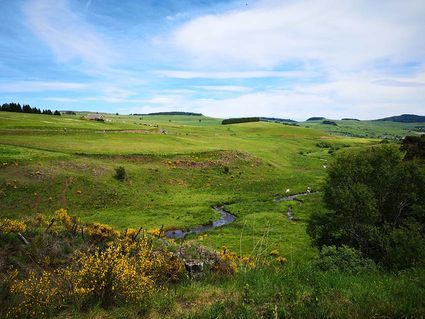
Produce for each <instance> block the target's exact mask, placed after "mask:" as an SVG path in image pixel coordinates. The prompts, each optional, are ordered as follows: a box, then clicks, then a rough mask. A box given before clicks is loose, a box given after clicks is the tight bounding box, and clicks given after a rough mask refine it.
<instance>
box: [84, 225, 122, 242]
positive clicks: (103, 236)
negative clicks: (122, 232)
mask: <svg viewBox="0 0 425 319" xmlns="http://www.w3.org/2000/svg"><path fill="white" fill-rule="evenodd" d="M86 231H87V233H88V234H89V235H90V236H91V237H92V238H93V239H94V240H96V241H106V240H111V239H113V238H114V237H116V236H118V235H119V232H118V231H117V230H115V229H113V228H112V227H111V226H109V225H106V224H99V223H94V224H90V225H88V226H87V228H86Z"/></svg>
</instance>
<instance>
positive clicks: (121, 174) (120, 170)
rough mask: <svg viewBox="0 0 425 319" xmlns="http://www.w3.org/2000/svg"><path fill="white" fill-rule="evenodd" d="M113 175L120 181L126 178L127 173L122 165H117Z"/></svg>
mask: <svg viewBox="0 0 425 319" xmlns="http://www.w3.org/2000/svg"><path fill="white" fill-rule="evenodd" d="M114 177H115V178H116V179H118V180H120V181H123V180H125V179H127V173H126V171H125V168H124V167H123V166H119V167H117V168H115V175H114Z"/></svg>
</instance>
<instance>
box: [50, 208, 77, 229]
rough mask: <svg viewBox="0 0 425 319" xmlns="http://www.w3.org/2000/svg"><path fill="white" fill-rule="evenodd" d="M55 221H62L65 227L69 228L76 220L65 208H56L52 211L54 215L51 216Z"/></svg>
mask: <svg viewBox="0 0 425 319" xmlns="http://www.w3.org/2000/svg"><path fill="white" fill-rule="evenodd" d="M53 218H54V219H55V220H56V221H58V222H60V223H62V224H63V225H64V226H65V228H66V229H68V230H71V228H72V226H73V225H74V223H75V222H76V219H75V218H74V219H73V218H72V217H71V216H70V215H69V214H68V211H67V210H66V209H63V208H61V209H58V210H57V211H55V213H54V217H53Z"/></svg>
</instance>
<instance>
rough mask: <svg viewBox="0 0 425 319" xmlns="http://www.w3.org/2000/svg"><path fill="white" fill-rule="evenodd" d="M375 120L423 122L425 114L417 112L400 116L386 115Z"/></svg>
mask: <svg viewBox="0 0 425 319" xmlns="http://www.w3.org/2000/svg"><path fill="white" fill-rule="evenodd" d="M375 121H387V122H400V123H422V122H425V116H421V115H415V114H402V115H398V116H390V117H385V118H383V119H379V120H375Z"/></svg>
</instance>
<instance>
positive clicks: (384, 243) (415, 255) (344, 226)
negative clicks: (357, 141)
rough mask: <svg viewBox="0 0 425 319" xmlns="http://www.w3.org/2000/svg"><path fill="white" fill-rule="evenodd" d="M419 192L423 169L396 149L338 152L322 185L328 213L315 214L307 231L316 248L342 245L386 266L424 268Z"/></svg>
mask: <svg viewBox="0 0 425 319" xmlns="http://www.w3.org/2000/svg"><path fill="white" fill-rule="evenodd" d="M424 193H425V173H424V170H423V168H422V167H421V166H419V164H418V163H416V162H414V161H403V154H402V153H401V152H400V151H399V150H398V149H397V147H396V146H392V145H382V146H380V147H373V148H368V149H365V150H361V151H352V152H340V153H339V154H338V155H337V157H336V160H335V161H334V162H333V163H331V165H330V167H329V169H328V177H327V180H326V184H325V186H324V196H323V199H324V202H325V204H326V206H327V208H328V211H325V212H314V213H313V214H312V215H311V216H310V220H309V223H308V226H307V232H308V233H309V235H310V236H311V237H312V240H313V243H314V244H315V245H316V246H318V247H319V248H321V247H323V246H329V245H335V246H337V247H341V246H343V245H347V246H350V247H353V248H356V249H358V250H360V251H361V253H362V254H363V256H367V257H368V258H371V259H373V260H374V261H375V262H377V263H381V264H382V265H384V266H386V267H389V268H397V269H401V268H408V267H411V266H416V265H420V264H424V263H425V252H424V249H423V248H421V247H424V244H423V243H424V242H425V236H424V231H425V217H424V216H425V197H424V196H423V194H424ZM412 238H414V239H412Z"/></svg>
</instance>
